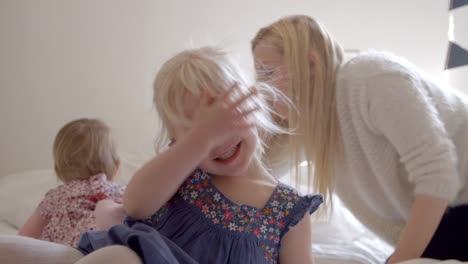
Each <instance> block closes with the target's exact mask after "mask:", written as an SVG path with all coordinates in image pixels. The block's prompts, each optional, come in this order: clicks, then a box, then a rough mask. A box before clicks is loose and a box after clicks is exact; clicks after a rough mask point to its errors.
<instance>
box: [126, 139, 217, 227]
mask: <svg viewBox="0 0 468 264" xmlns="http://www.w3.org/2000/svg"><path fill="white" fill-rule="evenodd" d="M200 140H201V139H200ZM200 140H199V139H198V136H197V135H195V134H194V135H188V136H186V137H184V138H183V139H182V140H180V141H178V142H177V143H176V144H174V145H173V146H171V147H170V148H169V149H167V150H166V151H165V152H163V153H161V154H160V155H158V156H157V157H155V158H154V159H152V160H151V161H149V162H148V163H146V164H145V165H144V166H143V167H142V168H141V169H140V170H138V171H137V172H136V173H135V175H134V176H133V177H132V179H131V180H130V182H129V184H128V186H127V189H126V191H125V193H124V199H123V204H124V208H125V210H126V211H127V213H128V215H129V216H131V217H134V218H137V219H141V218H146V217H149V216H151V215H152V214H154V213H155V212H156V211H157V210H158V209H159V208H161V206H163V205H164V203H165V202H167V201H168V200H169V199H170V198H171V197H172V196H173V195H174V194H175V193H176V191H177V189H178V188H179V186H180V185H181V184H182V182H183V181H184V180H185V179H186V178H187V176H188V175H189V174H190V173H191V172H192V171H193V170H194V169H195V168H196V167H197V166H198V165H199V163H200V162H201V160H202V159H203V158H204V157H206V156H207V155H208V152H209V150H208V148H207V146H208V144H205V143H203V142H201V141H200Z"/></svg>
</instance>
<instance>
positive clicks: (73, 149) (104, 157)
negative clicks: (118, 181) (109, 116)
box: [53, 118, 119, 182]
mask: <svg viewBox="0 0 468 264" xmlns="http://www.w3.org/2000/svg"><path fill="white" fill-rule="evenodd" d="M53 155H54V163H55V166H54V167H55V173H56V174H57V176H58V178H59V179H60V180H62V181H63V182H69V181H72V180H83V179H87V178H89V177H91V176H94V175H97V174H100V173H104V174H106V175H107V177H109V179H111V177H113V176H115V174H116V173H117V169H118V164H119V157H118V155H117V151H116V146H115V143H114V141H113V139H112V136H111V132H110V129H109V127H108V126H107V125H106V124H105V123H104V122H102V121H100V120H98V119H86V118H83V119H77V120H74V121H72V122H70V123H68V124H66V125H65V126H64V127H62V128H61V129H60V131H59V132H58V134H57V136H56V137H55V141H54V146H53Z"/></svg>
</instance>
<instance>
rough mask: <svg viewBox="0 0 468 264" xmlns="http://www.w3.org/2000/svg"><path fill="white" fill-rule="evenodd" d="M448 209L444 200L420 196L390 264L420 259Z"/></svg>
mask: <svg viewBox="0 0 468 264" xmlns="http://www.w3.org/2000/svg"><path fill="white" fill-rule="evenodd" d="M446 209H447V201H446V200H444V199H440V198H436V197H431V196H428V195H423V194H418V195H416V200H415V202H414V204H413V208H412V210H411V214H410V218H409V220H408V222H407V224H406V226H405V228H404V229H403V232H402V234H401V236H400V240H399V241H398V244H397V246H396V248H395V252H394V253H393V255H392V257H391V258H390V259H389V261H388V263H390V264H391V263H397V262H400V261H404V260H409V259H414V258H419V257H420V256H421V255H422V253H423V252H424V250H425V249H426V247H427V245H428V244H429V242H430V241H431V239H432V236H433V235H434V233H435V231H436V229H437V227H438V226H439V223H440V220H441V219H442V216H443V214H444V212H445V210H446Z"/></svg>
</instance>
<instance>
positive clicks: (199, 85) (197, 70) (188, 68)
mask: <svg viewBox="0 0 468 264" xmlns="http://www.w3.org/2000/svg"><path fill="white" fill-rule="evenodd" d="M235 83H237V85H238V87H239V90H240V91H241V93H242V94H246V93H248V92H249V89H250V88H251V86H253V85H254V84H253V83H252V82H249V80H248V78H247V77H246V75H245V74H244V73H243V72H242V71H241V70H240V69H239V67H238V66H237V64H235V63H234V61H233V60H232V59H231V58H230V57H229V56H228V55H227V53H226V52H224V51H222V50H220V49H219V48H216V47H203V48H198V49H190V50H186V51H183V52H180V53H178V54H177V55H175V56H174V57H172V58H171V59H169V60H168V61H167V62H165V63H164V64H163V65H162V67H161V68H160V70H159V72H158V74H157V75H156V78H155V81H154V86H153V87H154V98H153V101H154V104H155V107H156V110H157V113H158V115H159V117H160V121H161V127H160V128H161V133H160V134H159V137H158V138H157V141H156V146H157V150H158V151H159V150H161V149H162V148H164V147H165V146H166V145H167V144H168V143H169V142H170V140H171V139H172V138H173V137H174V127H173V125H174V124H178V125H182V126H185V127H187V128H188V127H190V123H191V119H190V118H189V117H188V116H187V114H186V111H185V106H184V98H185V96H187V95H192V96H195V97H196V98H197V97H198V98H199V97H200V96H202V95H203V94H204V93H208V94H209V95H210V96H213V97H216V96H219V95H221V94H222V93H224V92H225V91H226V90H227V89H228V88H229V87H230V86H232V85H234V84H235ZM255 87H256V88H257V89H258V90H259V96H256V97H252V98H251V99H249V100H248V101H247V102H246V104H244V107H245V108H246V109H251V108H253V107H255V106H257V107H259V111H256V112H254V113H253V114H252V117H251V118H252V120H251V121H252V122H253V123H254V124H255V125H256V128H257V129H258V134H259V135H257V137H258V139H259V140H260V139H264V138H265V137H267V136H268V135H270V134H272V133H276V132H278V133H282V132H284V131H283V130H282V129H281V128H280V127H279V126H277V125H275V123H274V122H273V121H271V118H270V112H271V111H272V110H271V109H270V106H269V104H268V103H267V102H266V100H273V99H272V98H273V97H276V96H281V95H280V94H278V93H277V92H276V91H275V89H274V88H272V87H271V86H269V85H268V84H266V83H257V84H255ZM241 93H238V94H235V95H234V96H235V97H237V96H241ZM260 142H262V140H260ZM257 149H258V151H257V153H256V157H257V161H260V160H261V155H262V153H263V144H260V145H259V147H258V148H257Z"/></svg>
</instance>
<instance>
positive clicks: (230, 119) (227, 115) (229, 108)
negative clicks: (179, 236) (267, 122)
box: [190, 84, 259, 148]
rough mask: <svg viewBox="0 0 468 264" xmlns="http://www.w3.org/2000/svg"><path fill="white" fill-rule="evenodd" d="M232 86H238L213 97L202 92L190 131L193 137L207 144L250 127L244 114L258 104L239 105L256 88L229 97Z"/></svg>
mask: <svg viewBox="0 0 468 264" xmlns="http://www.w3.org/2000/svg"><path fill="white" fill-rule="evenodd" d="M236 90H239V87H238V85H237V84H235V85H233V86H231V87H230V88H229V89H228V90H227V91H226V92H225V93H224V94H222V95H221V96H219V97H217V98H211V97H210V96H209V95H208V94H206V93H205V94H204V95H203V96H202V99H201V102H200V106H199V108H198V111H197V112H196V113H195V115H194V118H193V123H192V124H193V126H192V129H191V130H190V132H191V133H192V135H194V136H195V137H196V138H197V139H199V140H201V141H202V142H204V143H205V142H206V143H207V144H209V146H210V148H213V147H216V146H219V145H222V144H224V143H225V142H226V141H229V140H231V139H232V138H235V137H239V136H240V135H242V134H243V132H244V131H245V130H249V129H252V127H253V126H254V124H252V123H250V122H249V121H248V117H249V116H250V115H251V114H252V113H253V112H255V111H257V110H258V109H259V108H258V107H253V108H250V109H245V107H242V105H243V104H244V103H245V102H246V101H247V100H249V99H251V98H252V97H254V96H257V93H258V92H257V90H256V89H255V88H254V89H252V90H251V91H250V92H249V93H248V94H244V95H242V96H240V97H239V98H237V99H236V100H234V101H232V97H233V96H232V95H233V93H234V91H236ZM239 92H240V91H239Z"/></svg>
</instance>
